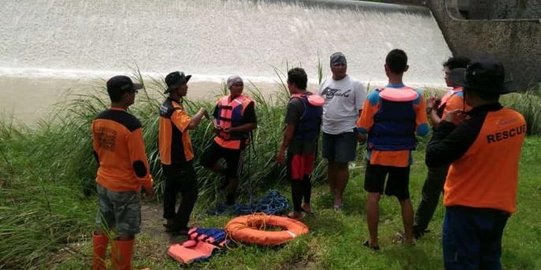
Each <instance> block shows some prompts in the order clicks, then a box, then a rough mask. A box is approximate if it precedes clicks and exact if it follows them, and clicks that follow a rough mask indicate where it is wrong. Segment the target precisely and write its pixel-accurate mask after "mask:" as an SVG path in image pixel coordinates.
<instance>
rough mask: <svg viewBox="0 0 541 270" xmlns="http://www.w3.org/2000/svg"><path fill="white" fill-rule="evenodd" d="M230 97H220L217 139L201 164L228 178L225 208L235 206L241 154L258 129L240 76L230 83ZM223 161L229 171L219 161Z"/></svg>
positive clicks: (208, 149) (215, 117) (250, 102)
mask: <svg viewBox="0 0 541 270" xmlns="http://www.w3.org/2000/svg"><path fill="white" fill-rule="evenodd" d="M227 87H228V88H229V93H230V94H229V96H224V97H221V98H220V99H219V100H218V102H217V103H216V107H215V108H214V113H213V117H214V121H213V123H214V130H215V132H216V137H214V140H213V142H212V143H211V145H210V146H209V147H208V148H207V149H206V151H205V152H204V153H203V154H202V157H201V163H202V165H203V166H205V167H206V168H209V169H211V170H213V171H215V172H220V173H223V174H224V175H225V177H226V181H225V183H226V184H225V185H224V187H225V191H226V202H225V203H226V205H232V204H234V203H235V197H236V192H237V188H238V185H239V175H240V171H241V170H242V168H241V166H239V163H240V160H241V155H240V154H241V152H242V150H244V148H245V147H246V145H247V143H248V142H249V135H250V132H251V131H252V130H254V129H255V128H257V118H256V114H255V105H254V104H255V103H254V101H253V100H252V99H251V98H250V97H248V96H246V95H243V94H242V91H243V89H244V82H243V80H242V78H241V77H239V76H237V75H233V76H230V77H229V78H228V79H227ZM221 158H223V159H224V160H225V162H226V167H225V168H223V167H222V166H221V165H220V164H219V163H218V160H219V159H221Z"/></svg>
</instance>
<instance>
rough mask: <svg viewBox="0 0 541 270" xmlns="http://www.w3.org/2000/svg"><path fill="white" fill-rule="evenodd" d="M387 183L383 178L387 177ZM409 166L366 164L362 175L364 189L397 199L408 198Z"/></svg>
mask: <svg viewBox="0 0 541 270" xmlns="http://www.w3.org/2000/svg"><path fill="white" fill-rule="evenodd" d="M387 174H388V175H389V178H388V179H387V185H385V179H386V178H387ZM409 181H410V167H409V166H408V167H393V166H382V165H370V163H369V162H368V163H367V165H366V173H365V177H364V190H366V191H368V192H378V193H381V194H383V190H385V195H388V196H396V198H398V200H400V201H403V200H406V199H409V198H410V192H409Z"/></svg>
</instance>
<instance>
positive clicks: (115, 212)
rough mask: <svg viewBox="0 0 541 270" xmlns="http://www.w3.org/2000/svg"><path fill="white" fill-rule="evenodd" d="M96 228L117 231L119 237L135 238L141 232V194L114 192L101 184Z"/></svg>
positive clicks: (99, 186)
mask: <svg viewBox="0 0 541 270" xmlns="http://www.w3.org/2000/svg"><path fill="white" fill-rule="evenodd" d="M97 191H98V205H99V209H98V214H97V215H96V227H97V228H98V229H99V230H102V231H109V230H115V231H116V232H117V233H118V235H128V236H134V235H136V234H137V233H139V232H140V230H141V194H140V193H139V192H135V191H124V192H114V191H110V190H107V189H106V188H104V187H102V186H101V185H100V184H98V185H97Z"/></svg>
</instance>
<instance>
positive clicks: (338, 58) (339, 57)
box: [331, 52, 348, 66]
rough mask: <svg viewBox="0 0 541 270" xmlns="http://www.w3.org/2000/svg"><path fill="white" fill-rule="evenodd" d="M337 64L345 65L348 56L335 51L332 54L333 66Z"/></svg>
mask: <svg viewBox="0 0 541 270" xmlns="http://www.w3.org/2000/svg"><path fill="white" fill-rule="evenodd" d="M337 64H344V65H347V64H348V62H347V60H346V56H345V55H344V54H343V53H341V52H335V53H333V54H331V66H333V65H337Z"/></svg>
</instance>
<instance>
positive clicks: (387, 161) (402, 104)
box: [357, 49, 429, 250]
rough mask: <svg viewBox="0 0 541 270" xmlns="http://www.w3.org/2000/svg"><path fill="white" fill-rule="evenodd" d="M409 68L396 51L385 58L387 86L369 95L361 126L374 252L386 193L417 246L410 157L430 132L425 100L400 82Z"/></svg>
mask: <svg viewBox="0 0 541 270" xmlns="http://www.w3.org/2000/svg"><path fill="white" fill-rule="evenodd" d="M408 68H409V66H408V57H407V55H406V53H405V52H404V51H402V50H400V49H394V50H392V51H390V52H389V53H388V54H387V57H386V58H385V73H386V75H387V77H388V78H389V83H388V84H387V86H386V87H384V88H383V89H376V90H375V91H372V92H371V93H370V94H369V95H368V98H367V99H366V101H365V104H364V106H363V108H364V109H363V111H362V113H361V117H360V118H359V120H358V122H357V127H358V133H359V135H360V136H366V135H368V143H367V154H368V162H367V166H366V173H365V181H364V189H365V190H366V191H367V192H368V200H367V203H366V213H367V214H366V219H367V223H368V232H369V234H370V240H367V241H366V242H365V243H364V245H365V246H366V247H369V248H372V249H374V250H379V244H378V220H379V200H380V198H381V194H383V192H385V194H387V195H390V196H396V198H397V199H398V202H399V203H400V208H401V213H402V221H403V224H404V242H405V243H407V244H412V243H413V207H412V205H411V200H410V195H409V172H410V165H411V162H412V157H411V151H412V150H414V149H415V146H416V144H417V140H416V137H415V135H419V136H425V135H427V134H428V132H429V128H428V123H427V120H426V103H425V100H424V98H423V95H422V94H421V93H420V92H419V91H417V90H414V89H412V88H410V87H407V86H405V85H404V83H403V82H402V77H403V75H404V72H406V71H407V70H408ZM363 139H364V138H362V139H361V140H363ZM387 175H389V177H388V180H387V185H385V182H386V181H385V179H386V178H387Z"/></svg>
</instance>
